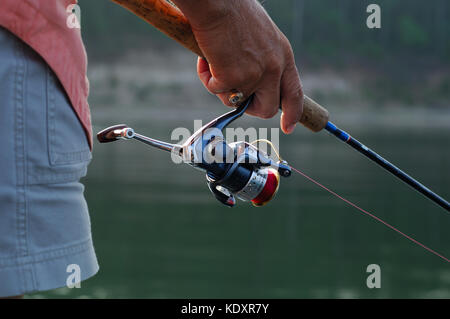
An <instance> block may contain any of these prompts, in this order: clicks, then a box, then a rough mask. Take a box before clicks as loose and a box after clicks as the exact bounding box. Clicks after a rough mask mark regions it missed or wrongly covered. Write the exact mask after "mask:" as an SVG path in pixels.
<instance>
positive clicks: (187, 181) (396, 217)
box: [31, 103, 450, 298]
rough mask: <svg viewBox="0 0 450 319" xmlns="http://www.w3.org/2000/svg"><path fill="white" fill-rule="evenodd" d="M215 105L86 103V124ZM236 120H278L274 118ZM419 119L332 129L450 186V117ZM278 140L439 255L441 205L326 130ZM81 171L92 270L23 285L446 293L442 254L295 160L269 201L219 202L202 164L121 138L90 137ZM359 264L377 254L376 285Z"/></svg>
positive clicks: (192, 292) (125, 292)
mask: <svg viewBox="0 0 450 319" xmlns="http://www.w3.org/2000/svg"><path fill="white" fill-rule="evenodd" d="M216 104H217V103H216ZM224 110H225V109H224V108H223V107H222V106H216V107H213V108H212V109H211V110H209V111H208V112H204V114H203V113H200V114H199V111H198V110H197V113H195V112H194V113H195V114H194V113H193V114H192V115H189V114H190V113H188V112H186V113H182V112H181V113H177V109H176V108H175V107H172V108H171V107H168V108H167V109H166V110H165V111H164V112H165V113H157V112H158V111H157V109H153V110H152V111H149V112H150V113H148V114H147V115H142V116H137V114H138V112H135V111H130V113H128V115H127V114H125V113H123V112H122V113H121V114H118V113H115V112H108V111H101V110H99V111H98V112H97V111H95V110H94V123H95V128H94V129H95V130H96V131H98V130H99V129H101V128H103V127H106V126H109V125H112V124H116V123H119V122H123V121H126V122H127V123H128V124H129V125H130V126H132V127H134V128H135V130H136V131H138V132H140V133H142V134H145V135H148V136H152V137H155V138H160V139H163V140H170V132H171V130H172V129H173V128H175V127H178V126H185V127H187V128H192V126H193V119H195V118H203V119H204V121H205V122H206V120H209V119H211V118H213V117H214V116H215V115H219V114H220V112H223V111H224ZM102 112H103V113H102ZM151 112H156V113H151ZM160 112H162V111H160ZM130 114H131V115H130ZM133 114H134V115H133ZM142 114H145V113H142ZM156 117H157V118H156ZM447 119H448V118H447ZM337 120H339V118H338V119H337ZM391 120H392V119H391ZM355 122H359V121H355ZM447 122H448V123H450V120H449V121H447ZM337 123H339V121H337ZM237 125H241V126H243V127H244V128H245V127H247V126H253V125H256V126H257V125H265V126H271V127H276V126H277V120H270V121H258V120H255V119H250V120H249V119H248V118H247V120H245V119H240V120H239V121H237V122H236V124H235V126H237ZM426 126H427V124H426V123H425V124H423V123H422V125H409V124H404V125H402V126H395V127H394V126H390V125H386V126H380V125H378V124H377V123H375V124H373V125H368V126H362V125H352V124H351V123H349V124H348V126H345V127H344V126H343V128H347V129H348V130H349V131H350V132H351V133H352V134H354V136H355V137H356V138H358V139H359V140H361V141H362V142H363V143H365V144H366V145H368V146H369V147H372V148H373V149H374V150H376V151H377V152H379V153H380V154H381V155H384V156H385V157H386V158H387V159H388V160H390V161H392V162H393V163H394V164H396V165H398V166H399V167H400V168H402V169H404V170H405V171H406V172H408V173H410V174H411V175H412V176H413V177H415V178H417V179H418V180H419V181H421V182H422V183H424V184H425V185H427V186H429V187H430V188H431V189H433V190H434V191H436V192H437V193H439V194H440V195H441V196H443V197H444V198H447V199H448V198H450V127H447V128H445V127H439V128H438V129H435V130H430V129H426V128H425V127H426ZM429 126H432V124H430V125H429ZM280 135H282V134H280ZM280 145H281V154H282V156H283V157H284V158H285V159H286V160H288V161H289V162H290V164H291V165H293V166H294V167H296V168H298V169H300V170H302V171H303V172H305V173H306V174H308V175H310V176H311V177H313V178H315V179H317V180H318V181H319V182H320V183H322V184H324V185H325V186H327V187H329V188H330V189H332V190H333V191H335V192H337V193H338V194H340V195H342V196H344V197H346V198H347V199H349V200H351V201H353V202H355V203H356V204H357V205H360V206H361V207H362V208H364V209H366V210H368V211H369V212H371V213H373V214H375V215H376V216H378V217H380V218H382V219H384V220H385V221H386V222H388V223H391V224H392V225H393V226H395V227H397V228H399V229H400V230H401V231H403V232H404V233H406V234H408V235H410V236H412V237H413V238H415V239H416V240H418V241H420V242H422V243H423V244H425V245H427V246H429V247H431V248H433V249H435V250H436V251H438V252H439V253H441V254H443V255H444V256H446V257H450V245H449V244H450V232H449V231H448V230H449V228H450V215H449V214H448V213H446V212H445V211H444V210H443V209H441V208H440V207H438V206H436V205H435V204H434V203H432V202H430V201H429V200H427V199H426V198H424V197H423V196H422V195H420V194H418V193H417V192H415V191H413V190H412V189H410V188H409V187H408V186H406V185H404V184H403V183H401V182H400V181H397V179H396V178H395V177H393V176H391V175H390V174H388V173H386V172H385V171H384V170H382V169H381V168H379V167H378V166H377V165H376V164H373V163H371V162H370V161H369V160H368V159H366V158H365V157H363V156H361V155H359V154H358V153H356V152H355V151H354V150H353V149H351V148H350V147H348V146H347V145H345V144H343V143H341V142H339V141H338V140H337V139H336V138H334V137H332V136H330V135H329V134H326V133H324V132H321V133H318V134H314V133H310V132H309V131H307V130H305V129H303V128H299V129H297V130H296V132H295V133H294V134H293V135H291V136H281V137H280ZM84 183H85V185H86V198H87V200H88V204H89V207H90V211H91V219H92V230H93V237H94V244H95V248H96V252H97V255H98V258H99V263H100V272H99V273H98V274H97V275H96V276H95V277H93V278H91V279H90V280H88V281H86V282H83V283H82V288H81V289H68V288H63V289H58V290H55V291H52V292H46V293H39V294H35V295H32V296H31V297H34V298H40V297H45V298H60V297H64V298H77V297H80V298H422V297H429V298H450V267H449V264H448V263H447V262H445V261H444V260H442V259H440V258H439V257H437V256H435V255H433V254H431V253H429V252H428V251H426V250H425V249H423V248H421V247H419V246H417V245H415V244H414V243H412V242H411V241H409V240H407V239H405V238H403V237H401V236H400V235H399V234H397V233H395V232H394V231H392V230H391V229H388V228H387V227H386V226H384V225H383V224H381V223H379V222H377V221H375V220H374V219H372V218H370V217H368V216H366V215H363V214H362V213H360V212H359V211H357V210H356V209H354V208H353V207H351V206H349V205H348V204H346V203H344V202H343V201H341V200H339V199H337V198H335V197H333V196H332V195H330V194H329V193H327V192H325V191H324V190H322V189H320V188H319V187H317V186H316V185H314V184H313V183H311V182H310V181H308V180H306V179H305V178H304V177H302V176H301V175H298V174H296V173H293V175H292V176H291V177H290V178H288V179H282V181H281V186H280V190H279V193H278V194H277V196H276V198H275V199H274V200H273V201H272V202H271V203H269V204H268V205H267V206H265V207H262V208H256V207H252V206H251V205H250V204H248V203H244V202H238V205H237V206H236V207H235V208H232V209H229V208H226V207H224V206H222V205H221V204H220V203H219V202H217V201H216V200H215V199H214V198H213V196H212V195H211V194H210V192H209V190H208V189H207V186H206V183H205V179H204V174H203V173H201V172H199V171H197V170H194V169H192V168H191V167H189V166H187V165H176V164H174V163H172V162H171V160H170V156H169V154H168V153H165V152H162V151H159V150H156V149H152V148H149V147H147V146H145V145H141V144H140V143H138V142H135V141H130V142H122V141H121V142H117V143H112V144H105V145H100V144H98V143H96V145H95V150H94V159H93V161H92V163H91V166H90V171H89V174H88V176H87V177H86V178H85V179H84ZM369 264H378V265H379V266H380V267H381V288H380V289H369V288H368V287H367V286H366V279H367V276H368V275H369V274H368V273H367V272H366V268H367V266H368V265H369Z"/></svg>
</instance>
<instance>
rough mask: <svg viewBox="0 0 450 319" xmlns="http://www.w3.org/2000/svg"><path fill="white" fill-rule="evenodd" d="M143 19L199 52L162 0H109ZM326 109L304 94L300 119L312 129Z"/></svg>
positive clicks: (180, 18) (182, 21)
mask: <svg viewBox="0 0 450 319" xmlns="http://www.w3.org/2000/svg"><path fill="white" fill-rule="evenodd" d="M112 1H113V2H115V3H117V4H119V5H121V6H123V7H124V8H126V9H128V10H130V11H131V12H133V13H134V14H136V15H137V16H139V17H140V18H142V19H144V20H145V21H147V22H148V23H150V24H151V25H153V26H154V27H155V28H157V29H158V30H160V31H161V32H163V33H164V34H166V35H167V36H169V37H170V38H172V39H174V40H175V41H177V42H179V43H180V44H181V45H183V46H184V47H185V48H187V49H189V50H190V51H192V52H193V53H195V54H197V55H198V56H203V53H202V50H201V49H200V48H199V46H198V44H197V41H196V40H195V36H194V34H193V32H192V29H191V26H190V24H189V21H188V20H187V19H186V17H185V16H184V15H183V13H182V12H181V11H180V10H179V9H178V8H177V7H175V6H174V5H172V4H171V3H169V2H167V1H166V0H112ZM328 118H329V113H328V111H327V110H326V109H325V108H324V107H322V106H321V105H319V104H318V103H317V102H315V101H313V100H312V99H310V98H309V97H307V96H306V95H305V99H304V102H303V114H302V117H301V119H300V123H301V124H303V125H304V126H306V127H307V128H309V129H310V130H311V131H313V132H319V131H321V130H322V129H323V128H325V126H326V125H327V122H328Z"/></svg>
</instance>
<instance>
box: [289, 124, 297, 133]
mask: <svg viewBox="0 0 450 319" xmlns="http://www.w3.org/2000/svg"><path fill="white" fill-rule="evenodd" d="M294 128H295V123H294V124H291V125H289V126H288V127H287V133H288V134H291V133H292V132H294Z"/></svg>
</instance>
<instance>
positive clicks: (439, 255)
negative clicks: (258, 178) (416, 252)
mask: <svg viewBox="0 0 450 319" xmlns="http://www.w3.org/2000/svg"><path fill="white" fill-rule="evenodd" d="M259 142H264V143H267V144H268V145H270V147H271V148H272V150H273V151H274V152H275V154H276V156H277V157H278V159H280V160H281V156H280V154H279V152H278V150H277V148H276V147H275V145H274V144H273V143H272V142H271V141H269V140H267V139H259V140H255V141H253V142H252V143H250V144H257V143H259ZM290 167H291V169H292V170H293V171H295V172H297V173H298V174H300V175H302V176H303V177H304V178H306V179H307V180H309V181H310V182H313V183H314V184H316V185H317V186H319V187H320V188H322V189H324V190H325V191H327V192H328V193H330V194H331V195H333V196H335V197H337V198H339V199H340V200H342V201H344V202H345V203H347V204H349V205H350V206H352V207H354V208H356V209H357V210H359V211H360V212H362V213H363V214H365V215H367V216H369V217H371V218H373V219H375V220H376V221H378V222H380V223H382V224H383V225H385V226H386V227H388V228H390V229H392V230H393V231H395V232H396V233H398V234H400V235H401V236H403V237H404V238H406V239H408V240H410V241H412V242H413V243H415V244H416V245H418V246H420V247H422V248H424V249H426V250H428V251H429V252H430V253H432V254H434V255H436V256H438V257H439V258H442V259H443V260H445V261H446V262H450V260H449V259H448V258H446V257H444V256H443V255H441V254H439V253H438V252H436V251H435V250H433V249H431V248H429V247H427V246H425V245H424V244H422V243H421V242H419V241H418V240H416V239H414V238H412V237H411V236H408V235H407V234H405V233H403V232H402V231H400V230H399V229H397V228H396V227H394V226H392V225H391V224H389V223H387V222H385V221H384V220H382V219H381V218H379V217H377V216H375V215H373V214H371V213H369V212H368V211H366V210H364V209H362V208H361V207H359V206H358V205H356V204H355V203H353V202H351V201H349V200H348V199H346V198H344V197H342V196H341V195H339V194H337V193H335V192H333V191H332V190H330V189H329V188H327V187H325V186H324V185H322V184H321V183H319V182H318V181H316V180H315V179H313V178H312V177H310V176H308V175H306V174H305V173H303V172H302V171H300V170H299V169H296V168H295V167H292V166H290Z"/></svg>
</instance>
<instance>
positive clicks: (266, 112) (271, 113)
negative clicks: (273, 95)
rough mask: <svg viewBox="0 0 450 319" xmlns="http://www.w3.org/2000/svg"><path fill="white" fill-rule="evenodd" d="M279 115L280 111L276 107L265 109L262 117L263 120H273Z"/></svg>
mask: <svg viewBox="0 0 450 319" xmlns="http://www.w3.org/2000/svg"><path fill="white" fill-rule="evenodd" d="M277 113H278V109H277V108H276V107H271V108H269V109H265V110H264V111H262V112H261V117H262V118H263V119H271V118H272V117H274V116H275V115H276V114H277Z"/></svg>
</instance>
